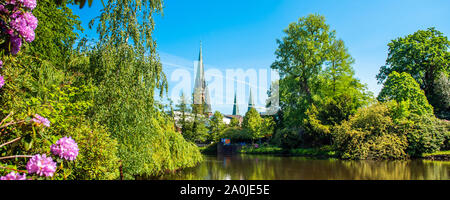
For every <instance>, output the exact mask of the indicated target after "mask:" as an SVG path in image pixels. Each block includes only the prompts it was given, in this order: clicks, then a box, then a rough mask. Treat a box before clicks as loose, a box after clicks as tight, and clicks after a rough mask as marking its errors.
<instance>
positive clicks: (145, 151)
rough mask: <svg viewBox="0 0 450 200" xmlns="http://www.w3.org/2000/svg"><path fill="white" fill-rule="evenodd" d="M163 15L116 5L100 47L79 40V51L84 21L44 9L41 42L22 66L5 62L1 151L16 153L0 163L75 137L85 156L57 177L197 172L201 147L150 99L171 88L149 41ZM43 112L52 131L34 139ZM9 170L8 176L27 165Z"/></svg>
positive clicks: (104, 18)
mask: <svg viewBox="0 0 450 200" xmlns="http://www.w3.org/2000/svg"><path fill="white" fill-rule="evenodd" d="M70 2H71V1H70ZM161 8H162V5H161V2H160V1H153V0H152V1H128V0H124V1H113V0H110V1H108V2H107V4H105V9H103V10H102V14H101V15H100V17H99V18H97V19H99V22H100V23H99V27H98V32H99V35H100V39H99V42H98V43H96V44H95V45H93V46H88V45H86V43H85V42H84V41H85V40H79V41H82V42H81V43H80V44H79V45H78V46H80V47H81V48H74V47H75V45H74V44H75V41H77V40H78V39H79V38H78V35H77V34H76V33H75V30H76V29H80V30H81V28H80V22H79V21H78V17H77V16H75V15H73V14H72V11H71V10H70V9H69V8H67V7H66V5H65V4H64V3H63V4H60V5H59V6H55V4H53V1H50V0H42V1H39V2H38V6H37V7H36V9H35V11H34V12H35V14H36V16H37V17H38V18H39V26H38V27H39V28H38V29H36V38H35V40H34V41H33V42H32V43H30V44H24V46H23V47H22V51H20V52H19V53H18V54H17V56H16V57H15V56H9V55H4V54H2V58H1V60H2V61H3V62H4V65H3V67H2V69H1V70H2V71H1V74H2V76H3V77H5V79H6V80H7V81H8V84H6V85H5V86H4V87H2V88H1V91H0V96H1V98H0V104H1V107H2V110H1V111H2V112H1V113H0V118H1V119H4V120H2V122H1V123H0V124H1V125H0V126H4V127H7V128H6V129H2V132H1V135H2V137H1V138H0V144H4V143H5V142H8V141H11V140H13V141H14V145H12V146H8V148H2V149H0V157H1V156H8V155H15V154H16V155H17V154H19V155H29V154H35V153H39V154H42V153H44V154H47V155H50V154H51V153H50V149H49V144H53V143H55V141H56V140H58V139H59V138H61V137H62V136H71V137H72V138H73V139H74V140H75V141H76V142H77V143H78V147H79V149H80V151H79V156H78V158H77V160H76V161H73V162H69V163H68V164H64V168H63V169H60V168H58V170H61V173H57V175H56V176H55V177H53V178H56V179H117V178H119V169H120V170H122V171H121V173H123V175H124V176H125V177H124V178H133V177H135V176H138V175H157V174H161V173H164V172H165V171H166V170H175V169H179V168H183V167H190V166H194V165H195V164H196V163H198V162H199V161H200V160H201V159H202V157H201V155H200V153H199V151H198V148H197V147H196V146H195V145H194V144H192V143H189V142H186V141H185V140H184V138H183V137H182V136H181V135H180V134H178V133H176V132H175V130H174V124H173V120H171V118H170V117H169V116H167V115H166V114H165V113H164V112H163V109H162V108H163V105H161V104H160V103H159V102H157V101H155V100H154V93H156V92H155V91H159V94H160V95H162V94H163V92H164V91H165V90H166V88H167V84H166V79H165V76H164V74H163V73H162V65H161V63H160V62H159V60H158V55H157V54H156V50H155V47H156V43H155V42H154V41H153V40H152V38H151V33H152V30H153V26H154V23H153V20H152V19H153V17H152V13H154V12H155V11H156V12H158V11H160V9H161ZM113 30H114V31H113ZM128 38H129V39H128ZM19 56H20V57H19ZM3 77H2V78H3ZM37 113H39V114H40V115H42V116H44V119H48V120H49V122H48V123H49V124H51V126H50V127H48V128H40V129H39V130H36V129H35V128H36V125H35V124H31V122H32V120H33V119H31V118H30V116H33V115H35V114H37ZM24 122H25V123H24ZM100 124H101V125H100ZM5 135H6V137H4V136H5ZM17 138H18V139H17ZM6 144H9V143H6ZM7 161H8V162H6V164H8V166H9V167H7V168H8V169H10V168H18V169H20V168H23V167H24V165H25V163H26V162H25V161H26V159H23V160H17V159H12V160H7ZM58 162H59V161H58ZM2 164H3V161H2ZM1 167H2V168H1V169H2V170H3V169H4V168H3V165H2V166H1ZM14 170H15V169H14ZM58 172H59V171H58ZM0 173H2V175H3V173H4V171H0Z"/></svg>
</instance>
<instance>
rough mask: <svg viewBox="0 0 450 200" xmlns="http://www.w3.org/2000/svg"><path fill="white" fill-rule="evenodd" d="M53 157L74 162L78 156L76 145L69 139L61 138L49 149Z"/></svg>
mask: <svg viewBox="0 0 450 200" xmlns="http://www.w3.org/2000/svg"><path fill="white" fill-rule="evenodd" d="M50 150H51V151H52V153H53V154H54V155H57V156H59V157H60V158H64V159H66V160H75V159H76V157H77V156H78V145H77V143H76V142H75V140H73V139H72V138H71V137H63V138H61V139H59V140H58V141H56V143H55V144H53V145H52V146H51V147H50Z"/></svg>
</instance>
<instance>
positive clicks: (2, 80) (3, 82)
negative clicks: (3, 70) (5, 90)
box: [0, 75, 5, 88]
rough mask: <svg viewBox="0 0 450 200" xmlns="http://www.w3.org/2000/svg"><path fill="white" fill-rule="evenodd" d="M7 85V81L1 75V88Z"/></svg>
mask: <svg viewBox="0 0 450 200" xmlns="http://www.w3.org/2000/svg"><path fill="white" fill-rule="evenodd" d="M4 85H5V79H4V78H3V76H1V75H0V88H2V87H3V86H4Z"/></svg>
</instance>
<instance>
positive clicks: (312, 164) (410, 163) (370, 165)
mask: <svg viewBox="0 0 450 200" xmlns="http://www.w3.org/2000/svg"><path fill="white" fill-rule="evenodd" d="M158 178H159V179H169V180H180V179H181V180H228V179H231V180H449V179H450V162H448V161H447V162H445V161H428V160H402V161H369V160H363V161H346V160H337V159H315V158H306V157H285V156H272V155H246V154H242V155H233V156H205V160H204V161H203V162H202V163H201V164H199V165H198V166H197V167H194V168H189V169H184V170H181V171H179V172H176V173H173V174H167V175H165V176H162V177H158Z"/></svg>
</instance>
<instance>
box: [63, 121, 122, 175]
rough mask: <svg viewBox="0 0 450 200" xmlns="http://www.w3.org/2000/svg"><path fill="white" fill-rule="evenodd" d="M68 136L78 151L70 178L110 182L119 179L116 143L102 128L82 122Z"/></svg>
mask: <svg viewBox="0 0 450 200" xmlns="http://www.w3.org/2000/svg"><path fill="white" fill-rule="evenodd" d="M70 135H71V136H72V138H74V140H75V141H77V142H78V147H79V149H80V152H79V156H78V159H77V161H76V162H75V164H74V167H73V176H72V177H71V178H73V179H76V180H80V179H81V180H91V179H107V180H111V179H117V178H118V177H119V166H120V163H119V158H118V157H117V141H116V140H115V139H113V138H111V137H110V134H109V133H108V132H107V131H106V129H105V128H104V127H102V126H100V125H98V124H96V123H94V124H93V125H89V124H88V123H86V122H84V123H80V124H79V125H78V126H77V127H75V128H73V131H71V132H70Z"/></svg>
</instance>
